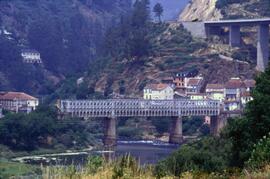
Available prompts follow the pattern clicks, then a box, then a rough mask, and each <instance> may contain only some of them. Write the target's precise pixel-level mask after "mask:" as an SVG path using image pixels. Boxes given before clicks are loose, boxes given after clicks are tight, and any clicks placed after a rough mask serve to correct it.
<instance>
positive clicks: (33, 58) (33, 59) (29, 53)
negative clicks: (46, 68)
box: [21, 49, 42, 64]
mask: <svg viewBox="0 0 270 179" xmlns="http://www.w3.org/2000/svg"><path fill="white" fill-rule="evenodd" d="M21 56H22V58H23V63H37V64H41V63H42V60H41V57H40V53H39V52H38V51H36V50H33V49H28V50H22V52H21Z"/></svg>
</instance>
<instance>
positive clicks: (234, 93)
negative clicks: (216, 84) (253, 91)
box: [224, 78, 245, 111]
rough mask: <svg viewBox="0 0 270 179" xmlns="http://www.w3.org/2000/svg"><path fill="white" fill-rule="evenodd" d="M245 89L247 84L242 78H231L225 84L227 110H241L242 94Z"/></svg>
mask: <svg viewBox="0 0 270 179" xmlns="http://www.w3.org/2000/svg"><path fill="white" fill-rule="evenodd" d="M244 91H245V84H244V83H243V81H242V80H241V79H240V78H231V79H230V80H229V81H228V82H227V83H226V84H225V101H224V104H225V110H227V111H235V110H241V94H242V92H244Z"/></svg>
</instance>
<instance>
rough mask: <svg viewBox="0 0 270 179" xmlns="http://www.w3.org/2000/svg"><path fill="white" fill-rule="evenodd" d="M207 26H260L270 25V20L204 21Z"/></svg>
mask: <svg viewBox="0 0 270 179" xmlns="http://www.w3.org/2000/svg"><path fill="white" fill-rule="evenodd" d="M204 24H205V25H206V26H227V25H240V26H243V25H259V24H270V18H263V19H235V20H219V21H204Z"/></svg>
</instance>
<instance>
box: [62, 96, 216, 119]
mask: <svg viewBox="0 0 270 179" xmlns="http://www.w3.org/2000/svg"><path fill="white" fill-rule="evenodd" d="M59 109H60V111H61V113H62V114H66V115H71V116H73V117H75V116H76V117H83V118H91V117H132V116H141V117H147V116H216V115H219V113H220V102H219V101H215V100H197V101H195V100H138V99H134V100H133V99H114V100H61V101H60V103H59Z"/></svg>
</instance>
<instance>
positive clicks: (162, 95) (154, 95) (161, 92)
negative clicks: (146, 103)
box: [143, 83, 174, 100]
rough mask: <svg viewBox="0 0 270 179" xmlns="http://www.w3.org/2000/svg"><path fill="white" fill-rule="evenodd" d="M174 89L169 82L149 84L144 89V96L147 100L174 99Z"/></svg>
mask: <svg viewBox="0 0 270 179" xmlns="http://www.w3.org/2000/svg"><path fill="white" fill-rule="evenodd" d="M173 96H174V89H173V88H172V86H170V85H168V84H163V83H159V84H149V85H147V86H146V87H145V88H144V90H143V98H144V99H147V100H164V99H169V100H170V99H173Z"/></svg>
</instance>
